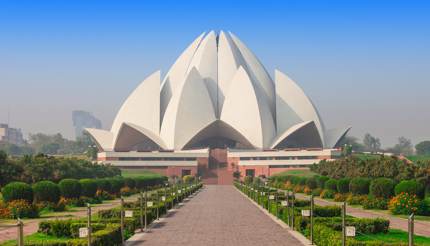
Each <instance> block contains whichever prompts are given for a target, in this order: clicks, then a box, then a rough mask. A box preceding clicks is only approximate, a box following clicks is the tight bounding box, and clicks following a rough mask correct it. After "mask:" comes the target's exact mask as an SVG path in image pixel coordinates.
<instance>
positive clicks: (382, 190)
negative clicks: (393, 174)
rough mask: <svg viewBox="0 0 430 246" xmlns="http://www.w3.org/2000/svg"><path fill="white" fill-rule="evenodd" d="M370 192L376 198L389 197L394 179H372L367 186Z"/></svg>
mask: <svg viewBox="0 0 430 246" xmlns="http://www.w3.org/2000/svg"><path fill="white" fill-rule="evenodd" d="M369 191H370V194H371V195H372V196H374V197H378V198H385V199H388V198H390V197H391V196H392V195H393V193H394V181H393V180H392V179H389V178H377V179H374V180H372V182H371V183H370V188H369Z"/></svg>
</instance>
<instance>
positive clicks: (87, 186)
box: [79, 179, 97, 197]
mask: <svg viewBox="0 0 430 246" xmlns="http://www.w3.org/2000/svg"><path fill="white" fill-rule="evenodd" d="M79 183H80V184H81V196H86V197H95V195H96V192H97V182H96V181H95V180H93V179H81V180H79Z"/></svg>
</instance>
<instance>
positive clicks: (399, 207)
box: [388, 192, 421, 215]
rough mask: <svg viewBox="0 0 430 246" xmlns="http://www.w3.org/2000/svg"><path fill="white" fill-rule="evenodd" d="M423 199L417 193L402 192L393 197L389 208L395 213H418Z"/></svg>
mask: <svg viewBox="0 0 430 246" xmlns="http://www.w3.org/2000/svg"><path fill="white" fill-rule="evenodd" d="M420 203H421V201H420V200H419V199H418V197H417V195H415V194H409V193H404V192H402V193H400V194H398V195H396V196H395V197H393V198H391V200H390V202H389V203H388V209H389V210H390V212H391V213H393V214H407V215H409V214H411V213H416V212H417V211H418V209H419V207H420Z"/></svg>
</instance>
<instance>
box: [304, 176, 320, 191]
mask: <svg viewBox="0 0 430 246" xmlns="http://www.w3.org/2000/svg"><path fill="white" fill-rule="evenodd" d="M306 186H307V187H309V189H311V190H313V189H316V188H318V182H317V180H316V178H314V177H311V178H308V179H307V180H306Z"/></svg>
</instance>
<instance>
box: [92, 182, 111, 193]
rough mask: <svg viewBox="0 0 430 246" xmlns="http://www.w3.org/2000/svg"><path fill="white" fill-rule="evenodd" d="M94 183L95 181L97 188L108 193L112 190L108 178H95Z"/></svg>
mask: <svg viewBox="0 0 430 246" xmlns="http://www.w3.org/2000/svg"><path fill="white" fill-rule="evenodd" d="M96 183H97V189H99V190H101V191H105V192H108V193H110V192H112V187H111V185H110V182H109V180H108V179H97V180H96Z"/></svg>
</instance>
